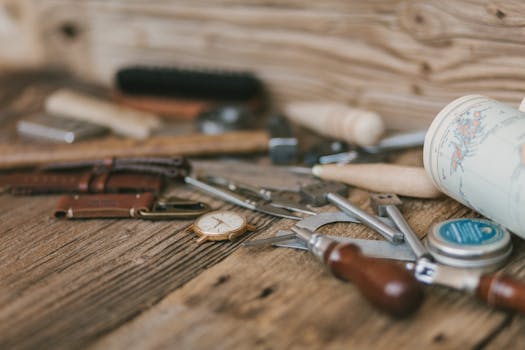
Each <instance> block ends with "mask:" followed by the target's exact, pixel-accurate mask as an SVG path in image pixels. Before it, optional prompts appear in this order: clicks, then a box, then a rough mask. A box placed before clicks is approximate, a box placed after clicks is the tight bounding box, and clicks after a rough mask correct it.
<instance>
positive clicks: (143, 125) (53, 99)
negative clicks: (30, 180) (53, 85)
mask: <svg viewBox="0 0 525 350" xmlns="http://www.w3.org/2000/svg"><path fill="white" fill-rule="evenodd" d="M46 111H47V112H49V113H52V114H57V115H62V116H65V117H69V118H74V119H80V120H84V121H88V122H91V123H95V124H99V125H102V126H106V127H108V128H110V129H111V130H112V131H113V132H115V133H116V134H120V135H123V136H129V137H133V138H138V139H143V138H146V137H148V136H149V135H150V132H151V130H153V129H154V128H157V127H159V126H160V124H161V121H160V119H159V118H158V117H157V116H155V115H154V114H151V113H147V112H143V111H138V110H136V109H132V108H127V107H123V106H119V105H117V104H114V103H112V102H109V101H104V100H101V99H99V98H95V97H93V96H89V95H85V94H82V93H79V92H76V91H72V90H68V89H61V90H58V91H55V92H54V93H52V94H51V95H50V96H49V97H48V98H47V100H46Z"/></svg>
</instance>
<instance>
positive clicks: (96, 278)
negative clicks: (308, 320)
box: [0, 188, 272, 348]
mask: <svg viewBox="0 0 525 350" xmlns="http://www.w3.org/2000/svg"><path fill="white" fill-rule="evenodd" d="M176 192H177V194H179V195H183V196H188V197H193V198H196V197H198V196H196V195H195V194H194V193H193V191H189V190H187V189H179V188H177V189H176ZM55 200H56V196H40V197H31V198H30V197H11V196H3V197H1V198H0V208H1V209H2V214H1V215H0V222H2V235H1V236H0V242H1V243H0V247H1V252H2V268H0V280H1V281H2V283H1V284H0V346H1V347H3V348H6V347H14V346H16V347H17V348H35V347H38V348H56V347H61V348H63V347H68V348H78V346H81V345H85V344H87V343H89V342H91V341H92V340H93V339H95V338H96V337H97V336H99V335H100V334H103V333H106V332H108V331H110V330H111V329H113V328H115V327H117V326H119V325H120V324H122V323H124V322H126V321H127V320H128V319H130V318H133V317H134V316H135V315H137V314H139V313H140V312H141V311H143V310H145V309H147V308H148V307H150V306H151V305H152V304H155V303H156V302H158V301H159V300H160V299H161V298H162V297H164V296H165V295H166V294H167V293H169V292H170V291H173V290H174V289H176V288H178V287H179V286H181V285H183V284H184V283H185V282H187V281H188V280H190V279H192V278H193V277H194V276H196V275H198V274H199V273H200V272H201V271H202V270H204V269H206V268H208V267H210V266H212V265H214V264H216V263H217V262H219V261H220V260H222V259H224V258H225V257H226V256H228V255H229V254H230V253H231V252H232V251H233V250H235V249H237V247H238V246H239V244H240V241H238V242H235V243H233V244H227V243H226V244H214V245H202V246H197V245H196V243H195V239H194V236H193V235H192V234H191V233H187V232H184V228H185V227H187V226H188V224H189V223H190V222H189V221H167V222H147V221H142V220H87V221H59V220H55V219H52V218H51V217H50V213H51V210H52V207H53V206H54V202H55ZM212 203H213V204H214V206H216V207H218V206H220V205H221V204H220V203H219V202H217V201H212ZM246 214H247V215H248V216H249V217H250V220H251V221H253V222H254V223H256V224H257V225H260V226H265V225H268V224H269V223H270V222H271V221H272V219H271V218H269V217H267V216H264V217H263V216H261V215H256V214H252V213H246ZM241 241H242V240H241Z"/></svg>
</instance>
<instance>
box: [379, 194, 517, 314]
mask: <svg viewBox="0 0 525 350" xmlns="http://www.w3.org/2000/svg"><path fill="white" fill-rule="evenodd" d="M380 196H381V197H377V196H376V198H377V199H378V200H375V204H376V208H377V209H379V208H380V207H382V208H383V209H384V210H383V209H380V210H379V212H380V213H384V214H388V215H389V216H390V217H391V218H392V219H393V221H394V223H395V224H396V226H397V227H398V228H399V229H400V230H401V231H402V232H403V233H404V234H405V235H406V238H407V242H408V243H409V244H410V246H411V247H412V248H413V250H414V252H415V253H416V256H417V259H416V261H415V262H414V263H409V264H407V268H408V269H410V270H413V271H414V276H415V278H416V279H417V280H418V281H420V282H422V283H425V284H439V285H443V286H446V287H450V288H454V289H458V290H463V291H467V292H471V293H475V294H476V295H477V296H478V297H479V298H481V299H482V300H484V301H485V302H486V303H487V304H489V305H491V306H495V307H500V308H505V309H510V310H515V311H519V312H521V313H525V284H524V283H523V282H521V281H517V280H515V279H513V278H512V277H510V276H506V275H504V274H501V273H484V271H483V270H481V269H461V268H457V267H452V266H446V265H443V264H440V263H437V262H436V261H435V259H434V258H433V256H432V255H431V254H430V253H429V252H428V250H426V248H425V247H424V246H423V245H422V244H421V242H419V239H418V238H417V236H416V235H415V233H414V232H413V231H412V229H410V226H409V225H408V223H407V222H406V220H405V219H404V218H403V216H402V215H401V214H400V212H399V211H398V210H397V208H396V209H395V210H394V209H389V210H387V209H388V208H390V207H394V208H395V205H397V204H398V203H400V201H399V199H398V198H397V196H395V195H393V194H383V195H380ZM396 210H397V213H396ZM392 215H393V216H394V217H395V219H394V218H393V217H392ZM407 228H408V229H407ZM409 236H413V237H412V239H410V238H408V237H409Z"/></svg>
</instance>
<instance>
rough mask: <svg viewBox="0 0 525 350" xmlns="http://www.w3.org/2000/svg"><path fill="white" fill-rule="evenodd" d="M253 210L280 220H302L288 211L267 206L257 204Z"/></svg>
mask: <svg viewBox="0 0 525 350" xmlns="http://www.w3.org/2000/svg"><path fill="white" fill-rule="evenodd" d="M255 210H257V211H260V212H261V213H265V214H268V215H273V216H277V217H280V218H285V219H292V220H303V218H302V217H300V216H295V215H292V214H291V213H290V212H289V211H288V210H285V209H282V208H276V207H274V206H271V205H269V204H257V205H256V206H255Z"/></svg>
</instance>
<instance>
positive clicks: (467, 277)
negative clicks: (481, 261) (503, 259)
mask: <svg viewBox="0 0 525 350" xmlns="http://www.w3.org/2000/svg"><path fill="white" fill-rule="evenodd" d="M409 267H410V268H412V269H414V275H415V277H416V279H417V280H418V281H420V282H423V283H426V284H439V285H442V286H446V287H449V288H453V289H457V290H463V291H467V292H471V293H474V294H476V296H477V297H478V298H480V299H481V300H483V301H485V302H486V303H487V304H488V305H490V306H493V307H496V308H500V309H506V310H511V311H517V312H520V313H522V314H525V283H523V282H521V281H518V280H516V279H514V278H512V277H510V276H508V275H504V274H501V273H499V272H496V273H485V274H483V273H482V272H480V271H479V270H475V269H474V270H473V269H460V268H457V267H452V266H446V265H443V264H439V263H436V262H434V261H431V260H429V259H418V260H417V261H416V262H415V263H414V264H410V265H409Z"/></svg>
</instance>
